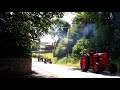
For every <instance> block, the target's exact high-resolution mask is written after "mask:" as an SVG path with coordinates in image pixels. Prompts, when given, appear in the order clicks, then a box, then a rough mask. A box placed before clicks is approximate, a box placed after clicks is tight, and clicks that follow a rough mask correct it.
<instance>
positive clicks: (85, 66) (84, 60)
mask: <svg viewBox="0 0 120 90" xmlns="http://www.w3.org/2000/svg"><path fill="white" fill-rule="evenodd" d="M89 65H90V60H89V57H88V56H87V55H83V57H82V58H81V60H80V67H81V69H82V71H83V72H87V71H88V69H89Z"/></svg>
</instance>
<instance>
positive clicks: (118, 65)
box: [111, 58, 120, 72]
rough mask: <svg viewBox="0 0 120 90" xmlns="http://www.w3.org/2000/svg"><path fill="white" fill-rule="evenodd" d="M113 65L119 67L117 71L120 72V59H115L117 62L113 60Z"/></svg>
mask: <svg viewBox="0 0 120 90" xmlns="http://www.w3.org/2000/svg"><path fill="white" fill-rule="evenodd" d="M111 63H114V64H116V65H117V69H118V70H117V71H118V72H120V58H119V59H115V60H112V61H111Z"/></svg>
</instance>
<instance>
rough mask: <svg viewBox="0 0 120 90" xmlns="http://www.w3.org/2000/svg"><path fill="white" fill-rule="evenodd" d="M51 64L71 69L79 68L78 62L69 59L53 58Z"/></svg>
mask: <svg viewBox="0 0 120 90" xmlns="http://www.w3.org/2000/svg"><path fill="white" fill-rule="evenodd" d="M52 62H53V63H54V64H61V65H66V66H73V67H80V64H79V60H74V59H73V58H71V57H68V58H67V57H64V58H60V59H58V58H57V57H54V58H53V59H52Z"/></svg>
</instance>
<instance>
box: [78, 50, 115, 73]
mask: <svg viewBox="0 0 120 90" xmlns="http://www.w3.org/2000/svg"><path fill="white" fill-rule="evenodd" d="M80 67H81V70H82V71H83V72H87V71H88V69H89V68H90V67H92V68H93V72H94V73H99V72H103V71H104V70H105V69H106V68H108V69H109V71H110V73H111V74H114V73H116V72H117V66H116V64H113V63H111V60H110V58H109V54H108V53H94V52H90V53H84V54H83V56H82V57H81V59H80Z"/></svg>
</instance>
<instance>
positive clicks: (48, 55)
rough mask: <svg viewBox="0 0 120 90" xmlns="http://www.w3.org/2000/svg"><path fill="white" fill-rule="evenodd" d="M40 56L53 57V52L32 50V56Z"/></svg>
mask: <svg viewBox="0 0 120 90" xmlns="http://www.w3.org/2000/svg"><path fill="white" fill-rule="evenodd" d="M39 55H40V56H42V57H44V58H45V57H48V58H51V59H52V58H53V53H39V52H36V53H35V52H34V53H32V58H37V57H38V56H39Z"/></svg>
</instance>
